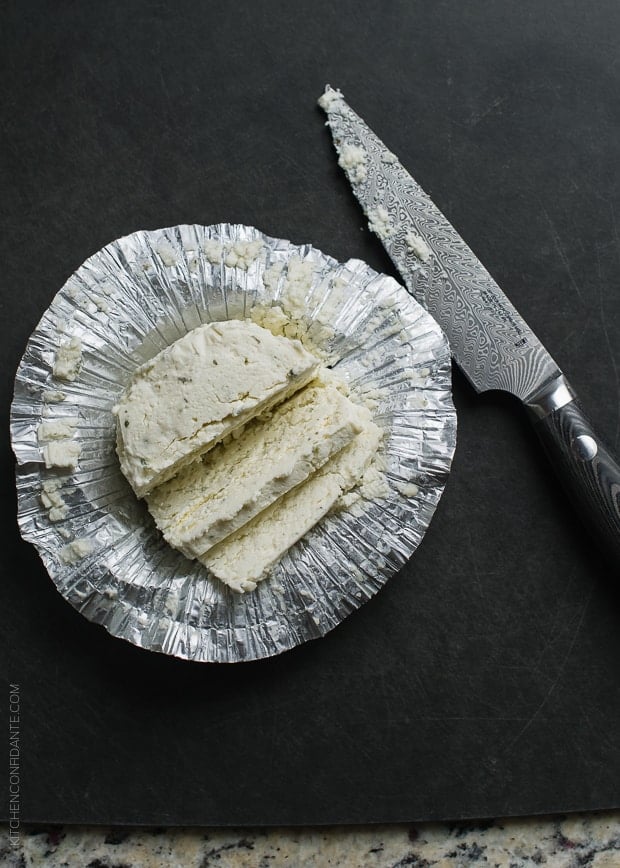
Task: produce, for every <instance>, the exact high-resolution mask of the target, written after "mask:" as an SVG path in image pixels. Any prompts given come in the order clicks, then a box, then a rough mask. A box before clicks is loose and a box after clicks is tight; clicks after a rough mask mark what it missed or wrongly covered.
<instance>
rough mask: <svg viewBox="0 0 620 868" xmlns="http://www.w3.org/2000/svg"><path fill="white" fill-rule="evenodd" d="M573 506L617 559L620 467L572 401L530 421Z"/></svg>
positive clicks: (618, 555) (619, 554)
mask: <svg viewBox="0 0 620 868" xmlns="http://www.w3.org/2000/svg"><path fill="white" fill-rule="evenodd" d="M534 427H535V428H536V431H537V432H538V435H539V437H540V439H541V441H542V443H543V446H544V448H545V451H546V452H547V455H548V456H549V458H550V460H551V462H552V464H553V466H554V467H555V469H556V471H557V473H558V475H559V477H560V479H561V481H562V483H563V484H564V487H565V488H566V490H567V492H568V494H569V496H570V497H571V500H572V501H573V505H574V506H575V508H576V509H577V510H578V512H579V513H580V515H581V517H582V518H583V520H584V522H585V523H586V524H587V525H588V526H589V527H590V529H591V530H592V531H593V532H594V533H595V534H596V535H597V536H598V537H599V539H601V540H602V541H603V542H604V544H605V545H606V546H607V548H608V549H609V551H610V552H611V553H612V554H614V555H615V556H616V557H617V558H618V559H619V560H620V467H619V466H618V464H617V463H616V461H615V459H614V458H613V457H612V455H611V453H610V452H609V450H608V449H607V448H606V447H605V446H604V444H603V443H602V442H601V440H600V438H599V437H598V436H597V435H596V434H595V432H594V429H593V428H592V425H591V424H590V422H589V420H588V418H587V417H586V415H585V414H584V412H583V410H582V409H581V407H580V406H579V405H578V404H577V402H576V401H575V400H571V401H569V402H568V403H566V404H564V405H563V406H562V407H559V408H557V409H554V410H553V411H552V412H550V413H549V414H548V415H546V416H544V417H543V418H537V419H535V421H534Z"/></svg>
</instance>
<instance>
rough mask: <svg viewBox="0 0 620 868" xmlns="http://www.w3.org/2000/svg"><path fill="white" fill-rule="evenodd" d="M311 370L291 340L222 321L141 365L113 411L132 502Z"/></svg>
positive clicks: (314, 365)
mask: <svg viewBox="0 0 620 868" xmlns="http://www.w3.org/2000/svg"><path fill="white" fill-rule="evenodd" d="M318 364H319V363H318V360H317V359H316V358H315V357H314V356H313V355H312V354H311V353H309V352H308V351H307V350H306V349H304V347H303V346H302V344H301V343H300V342H299V341H297V340H290V339H289V338H285V337H280V336H277V335H273V334H271V332H270V331H268V330H267V329H265V328H262V327H261V326H258V325H256V324H255V323H252V322H247V321H241V320H227V321H225V322H215V323H208V324H207V325H203V326H199V327H198V328H196V329H194V330H193V331H191V332H188V334H186V335H184V337H182V338H180V339H179V340H178V341H176V342H175V343H173V344H171V345H170V346H169V347H167V348H166V349H165V350H163V351H162V352H160V353H159V354H158V355H157V356H155V357H154V358H153V359H151V360H150V361H149V362H147V363H146V364H144V365H142V366H141V367H140V368H138V370H137V371H136V373H135V374H134V376H133V378H132V380H131V382H130V383H129V385H128V387H127V389H126V390H125V392H124V394H123V396H122V398H121V400H120V402H119V403H118V405H117V407H116V408H115V412H116V416H117V452H118V456H119V459H120V464H121V469H122V471H123V473H124V474H125V476H126V477H127V479H128V480H129V482H130V484H131V486H132V488H133V489H134V491H135V492H136V494H137V495H138V497H143V496H145V495H146V494H148V492H150V491H151V490H152V489H153V488H154V487H155V486H156V485H159V484H160V483H162V482H165V481H166V480H168V479H170V478H171V477H173V476H174V475H175V474H176V473H177V472H178V471H179V470H180V469H181V468H182V467H183V466H184V465H185V464H187V463H189V462H190V461H193V460H195V459H196V457H197V456H198V455H200V454H202V453H204V452H206V451H207V450H209V449H211V448H212V447H214V446H215V445H216V444H217V443H219V442H221V441H222V440H223V439H224V438H225V437H227V436H228V435H229V434H232V433H233V432H235V431H236V430H237V429H239V428H240V427H241V426H243V425H245V424H246V423H247V422H248V421H249V420H250V419H252V418H253V417H255V416H257V415H259V414H261V413H264V412H266V411H267V410H269V409H271V408H272V407H274V406H275V405H276V404H278V403H280V402H281V401H283V400H285V399H286V398H288V397H290V396H291V395H293V394H294V393H295V392H296V391H297V390H298V389H300V388H302V387H303V386H305V385H306V384H307V383H308V382H309V381H310V380H311V379H312V378H313V377H314V376H315V374H316V372H317V369H318Z"/></svg>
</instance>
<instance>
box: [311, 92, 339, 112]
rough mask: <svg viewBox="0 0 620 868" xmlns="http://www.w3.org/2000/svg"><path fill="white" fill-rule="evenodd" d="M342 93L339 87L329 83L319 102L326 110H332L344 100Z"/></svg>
mask: <svg viewBox="0 0 620 868" xmlns="http://www.w3.org/2000/svg"><path fill="white" fill-rule="evenodd" d="M342 98H343V97H342V93H341V91H339V90H338V89H337V88H333V87H330V86H329V85H327V87H326V88H325V93H323V94H321V96H320V97H319V98H318V100H317V102H318V104H319V105H320V107H321V108H322V109H323V111H325V112H331V111H333V110H334V108H335V107H336V106H337V105H338V104H339V103H340V101H341V100H342Z"/></svg>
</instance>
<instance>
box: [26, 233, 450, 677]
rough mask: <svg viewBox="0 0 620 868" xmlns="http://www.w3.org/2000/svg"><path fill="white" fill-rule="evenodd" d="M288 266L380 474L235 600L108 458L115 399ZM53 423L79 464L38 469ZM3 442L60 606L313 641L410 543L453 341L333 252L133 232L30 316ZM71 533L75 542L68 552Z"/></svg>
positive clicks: (426, 485)
mask: <svg viewBox="0 0 620 868" xmlns="http://www.w3.org/2000/svg"><path fill="white" fill-rule="evenodd" d="M253 241H259V242H260V245H255V247H260V250H259V253H258V254H257V255H255V258H252V257H250V259H251V261H245V262H243V261H239V257H238V256H237V254H235V249H236V250H237V252H238V251H239V247H237V248H235V246H234V245H235V244H237V243H238V242H253ZM231 251H232V255H231ZM291 261H295V262H297V263H299V261H301V262H302V263H311V267H312V276H311V281H310V283H309V284H308V285H306V286H304V285H303V282H302V284H300V285H299V286H298V287H297V290H298V295H299V291H301V292H302V294H303V299H302V301H303V308H304V310H305V314H304V316H305V322H306V326H307V327H308V330H309V333H310V334H312V333H313V331H314V333H315V336H316V340H319V341H321V342H322V344H323V346H322V350H323V351H324V354H325V356H326V358H328V360H329V362H330V363H331V365H332V367H333V368H334V370H335V371H337V373H338V374H339V375H340V376H341V377H342V378H344V380H346V382H347V383H348V384H349V386H350V389H351V393H352V396H353V397H354V398H355V397H357V399H358V400H361V401H367V402H368V401H370V402H372V404H373V408H374V410H373V412H374V418H375V421H376V422H377V424H379V425H380V426H381V427H382V428H383V429H384V431H385V436H384V438H383V443H382V446H381V450H380V453H381V454H380V455H379V467H380V469H381V473H380V474H379V475H380V477H381V479H382V482H381V484H379V485H378V486H377V490H376V492H375V494H374V495H373V494H372V492H371V493H370V495H369V494H368V492H366V494H367V497H366V498H364V499H361V500H358V501H357V502H356V503H355V504H353V505H352V506H351V507H350V508H348V509H346V508H345V509H341V510H339V511H336V512H333V513H331V514H329V515H327V516H326V517H325V518H324V519H323V520H322V521H321V522H320V523H319V524H318V525H316V526H315V527H314V528H313V529H312V530H311V531H310V532H309V533H307V534H306V535H305V536H304V537H303V538H302V539H301V540H300V541H299V542H298V543H297V544H296V545H295V546H294V547H293V548H292V549H290V550H289V551H288V553H287V554H286V555H285V556H284V557H283V558H282V559H281V561H280V562H279V563H278V564H277V565H276V566H275V567H274V568H273V569H272V570H271V573H270V575H269V577H268V578H267V579H266V580H265V581H263V582H261V583H260V584H259V585H258V587H257V589H256V590H255V591H253V592H251V593H247V594H244V595H239V594H236V593H234V592H232V591H231V590H230V589H229V588H227V587H226V586H225V585H223V584H222V583H221V582H219V581H218V580H217V579H215V578H214V577H212V576H211V575H209V573H208V571H207V570H206V569H205V568H204V567H203V566H201V565H200V564H198V563H197V562H195V561H190V560H188V559H186V558H185V557H184V556H183V555H182V554H180V553H179V552H177V551H175V550H174V549H172V548H171V547H170V546H169V545H168V544H167V543H166V542H165V540H164V539H163V537H162V536H161V534H160V533H159V531H158V530H157V528H156V527H155V524H154V522H153V520H152V519H151V517H150V515H149V513H148V511H147V509H146V506H145V504H144V503H143V502H142V501H138V500H137V498H136V497H135V495H134V493H133V491H132V490H131V488H130V486H129V484H128V483H127V481H126V480H125V478H124V476H123V475H122V473H121V471H120V467H119V463H118V459H117V455H116V451H115V443H116V429H115V418H114V416H113V414H112V407H113V406H114V404H115V403H116V402H117V401H118V398H119V396H120V394H121V393H122V391H123V389H124V388H125V386H126V384H127V382H128V380H129V378H130V377H131V375H132V373H133V371H134V370H135V368H136V367H137V366H138V365H140V364H142V363H143V362H145V361H147V360H148V359H149V358H152V357H153V356H154V355H156V354H157V353H158V352H159V351H160V350H162V349H163V348H164V347H166V346H167V345H169V344H170V343H172V342H173V341H174V340H176V339H177V338H179V337H181V336H182V335H184V334H185V333H186V332H188V331H189V330H190V329H193V328H195V327H196V326H198V325H200V324H202V323H205V322H209V321H212V320H223V319H229V318H247V317H249V316H250V315H251V313H252V310H253V308H255V307H257V306H259V307H267V308H269V307H270V306H272V305H274V304H278V302H279V300H280V298H281V297H282V295H283V293H285V292H286V289H287V285H289V284H290V281H289V284H287V280H288V278H287V275H288V272H289V268H290V267H291V265H290V264H291ZM289 288H290V286H289ZM298 300H299V299H298ZM74 337H77V338H79V340H80V341H81V347H82V357H81V366H80V369H79V372H78V373H77V376H76V378H75V379H73V380H68V381H62V380H59V379H58V378H56V377H55V376H54V375H53V365H54V360H55V357H56V353H57V350H58V347H59V346H60V345H61V344H63V343H66V342H67V341H69V340H70V339H71V338H74ZM63 419H64V420H72V422H71V424H73V425H75V426H76V427H75V429H74V434H73V440H74V441H75V442H77V443H79V444H80V447H81V454H80V458H79V464H78V467H77V468H76V469H73V470H64V471H63V470H59V469H57V468H51V469H46V467H45V462H44V457H43V448H42V445H41V444H40V442H39V436H38V435H39V434H40V428H39V426H40V425H41V424H42V423H44V422H46V421H51V420H53V421H58V420H63ZM76 423H77V424H76ZM11 438H12V444H13V449H14V452H15V455H16V458H17V468H16V484H17V493H18V522H19V527H20V530H21V533H22V536H23V537H24V539H26V540H28V541H29V542H31V543H32V544H33V545H34V546H35V547H36V549H37V551H38V553H39V555H40V557H41V559H42V560H43V563H44V565H45V567H46V569H47V571H48V572H49V575H50V577H51V578H52V580H53V581H54V583H55V585H56V587H57V589H58V590H59V592H60V593H61V594H62V596H63V597H64V598H65V599H66V600H67V601H68V602H69V603H70V604H71V605H72V606H74V607H75V608H76V609H77V610H78V611H79V612H81V613H82V615H84V616H85V617H86V618H88V619H89V620H90V621H93V622H95V623H97V624H101V625H102V626H103V627H105V629H106V630H108V631H109V633H111V634H112V635H113V636H116V637H119V638H121V639H125V640H127V641H129V642H132V643H134V644H135V645H138V646H140V647H142V648H145V649H148V650H151V651H155V652H161V653H165V654H171V655H174V656H176V657H179V658H183V659H187V660H194V661H205V662H238V661H246V660H255V659H259V658H263V657H268V656H271V655H275V654H279V653H281V652H283V651H286V650H288V649H290V648H293V647H294V646H296V645H299V644H301V643H302V642H305V641H307V640H310V639H315V638H318V637H321V636H323V635H324V634H325V633H327V632H328V631H329V630H331V629H333V628H334V627H335V626H336V625H337V624H339V623H340V622H341V621H342V620H343V619H344V618H345V617H346V616H347V615H348V614H349V613H350V612H352V611H354V610H355V609H357V608H358V607H359V606H361V605H362V604H363V603H365V602H366V601H367V600H369V599H370V598H371V597H372V596H373V595H374V594H375V593H376V592H377V591H378V590H379V588H380V587H381V586H382V585H383V584H384V583H385V582H386V581H387V580H388V579H389V578H390V576H392V575H393V574H394V573H395V572H396V571H397V570H399V569H400V568H401V567H402V566H403V564H404V563H405V562H406V561H407V559H408V558H410V557H411V555H412V554H413V552H414V551H415V549H416V547H417V546H418V544H419V542H420V540H421V539H422V537H423V535H424V532H425V530H426V528H427V527H428V524H429V522H430V520H431V518H432V516H433V513H434V510H435V508H436V506H437V503H438V501H439V498H440V497H441V494H442V491H443V488H444V485H445V482H446V479H447V476H448V473H449V470H450V465H451V461H452V456H453V452H454V448H455V443H456V415H455V411H454V407H453V404H452V398H451V368H450V352H449V348H448V344H447V341H446V339H445V336H444V335H443V333H442V332H441V330H440V328H439V326H438V325H437V323H436V322H435V321H434V320H433V319H432V317H431V316H430V315H429V314H428V313H426V311H425V310H424V309H423V308H422V307H421V306H420V305H418V304H417V302H416V301H414V299H413V298H412V297H411V296H410V295H409V294H408V293H407V292H406V291H405V290H404V289H403V288H402V287H401V286H400V285H399V284H398V283H397V282H396V281H395V280H393V279H392V278H391V277H388V276H385V275H381V274H378V273H377V272H375V271H373V270H372V269H371V268H369V266H367V265H366V264H365V263H363V262H361V261H359V260H349V261H348V262H345V263H339V262H337V261H336V260H335V259H333V258H331V257H329V256H326V255H325V254H323V253H321V252H320V251H319V250H317V249H315V248H313V247H311V246H309V245H302V246H297V245H293V244H291V243H290V242H289V241H286V240H282V239H276V238H270V237H268V236H265V235H263V234H262V233H261V232H259V231H258V230H257V229H255V228H253V227H248V226H242V225H231V224H218V225H213V226H199V225H182V226H175V227H171V228H167V229H161V230H156V231H139V232H135V233H133V234H131V235H128V236H126V237H124V238H120V239H118V240H116V241H114V242H112V243H111V244H108V245H107V246H106V247H104V248H103V249H102V250H100V251H99V252H98V253H96V254H94V255H93V256H91V257H90V258H89V259H87V260H86V262H85V263H84V264H83V265H82V266H81V267H80V268H79V269H78V270H77V271H76V272H75V273H74V274H73V275H72V276H71V277H70V278H69V280H68V281H67V282H66V284H65V285H64V286H63V287H62V288H61V289H60V291H59V292H58V293H57V295H56V296H55V298H54V299H53V301H52V303H51V305H50V306H49V308H48V309H47V310H46V312H45V313H44V315H43V317H42V319H41V321H40V322H39V324H38V326H37V328H36V329H35V331H34V332H33V334H32V336H31V338H30V340H29V341H28V344H27V346H26V350H25V352H24V356H23V358H22V360H21V363H20V365H19V368H18V371H17V375H16V380H15V396H14V400H13V404H12V408H11ZM46 483H47V488H48V490H49V489H50V483H51V488H52V489H53V488H54V487H55V486H56V485H58V484H61V488H60V489H59V493H60V495H61V497H62V501H63V502H64V505H63V506H62V507H61V508H60V510H57V511H56V512H53V511H52V510H51V509H50V508H49V501H48V503H47V506H45V505H44V501H45V497H44V498H43V500H42V494H43V493H44V486H45V485H46ZM52 518H53V519H54V520H52ZM72 540H78V541H79V540H86V543H85V544H83V546H82V548H81V550H78V551H77V552H75V551H74V549H71V548H70V547H71V541H72ZM68 547H69V548H68ZM74 548H75V547H74ZM78 549H79V546H78ZM67 552H69V556H67ZM71 554H74V555H75V556H71Z"/></svg>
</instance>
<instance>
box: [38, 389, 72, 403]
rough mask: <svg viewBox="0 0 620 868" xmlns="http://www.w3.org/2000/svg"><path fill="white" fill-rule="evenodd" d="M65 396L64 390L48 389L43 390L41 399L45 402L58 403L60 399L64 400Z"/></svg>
mask: <svg viewBox="0 0 620 868" xmlns="http://www.w3.org/2000/svg"><path fill="white" fill-rule="evenodd" d="M66 397H67V393H66V392H60V391H58V390H55V389H48V390H47V391H45V392H43V400H44V402H45V403H46V404H59V403H60V402H61V401H64V400H65V398H66Z"/></svg>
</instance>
